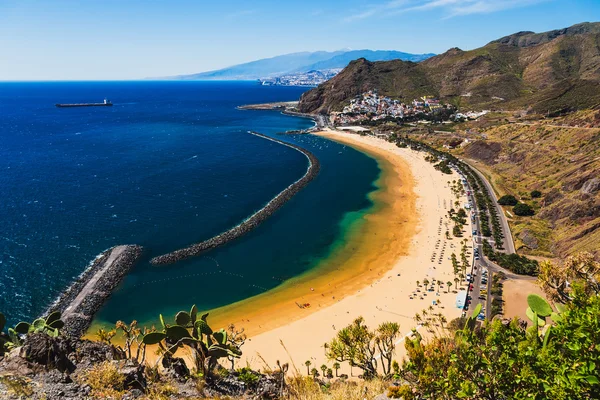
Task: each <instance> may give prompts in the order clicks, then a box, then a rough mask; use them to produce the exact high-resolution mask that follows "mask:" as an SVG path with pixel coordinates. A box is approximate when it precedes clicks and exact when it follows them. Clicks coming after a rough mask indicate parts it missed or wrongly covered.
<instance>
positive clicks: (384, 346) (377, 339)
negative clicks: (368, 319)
mask: <svg viewBox="0 0 600 400" xmlns="http://www.w3.org/2000/svg"><path fill="white" fill-rule="evenodd" d="M399 335H400V325H398V324H397V323H394V322H385V323H382V324H381V325H379V327H378V328H377V329H376V330H374V331H371V330H370V329H369V328H368V327H367V326H366V325H365V324H364V319H363V318H362V317H359V318H357V319H355V320H354V322H352V323H351V324H350V325H348V326H347V327H345V328H343V329H341V330H340V331H339V332H338V334H337V335H336V337H335V338H334V339H333V340H332V341H331V342H329V343H326V344H325V354H326V356H327V358H328V359H330V360H332V361H336V362H346V361H347V362H349V363H350V365H351V366H355V367H358V368H360V369H361V370H362V371H363V377H364V378H371V377H375V376H378V375H379V371H378V367H379V363H378V362H377V358H376V357H375V355H376V354H377V353H378V354H380V355H381V369H382V371H383V375H384V376H388V375H389V374H390V373H391V369H392V356H393V354H394V349H395V348H396V344H395V342H396V339H397V338H398V336H399Z"/></svg>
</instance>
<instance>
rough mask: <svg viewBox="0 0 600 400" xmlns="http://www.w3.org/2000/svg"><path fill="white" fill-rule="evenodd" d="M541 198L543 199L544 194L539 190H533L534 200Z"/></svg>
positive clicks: (532, 196)
mask: <svg viewBox="0 0 600 400" xmlns="http://www.w3.org/2000/svg"><path fill="white" fill-rule="evenodd" d="M540 197H542V192H540V191H539V190H533V191H532V192H531V198H532V199H539V198H540Z"/></svg>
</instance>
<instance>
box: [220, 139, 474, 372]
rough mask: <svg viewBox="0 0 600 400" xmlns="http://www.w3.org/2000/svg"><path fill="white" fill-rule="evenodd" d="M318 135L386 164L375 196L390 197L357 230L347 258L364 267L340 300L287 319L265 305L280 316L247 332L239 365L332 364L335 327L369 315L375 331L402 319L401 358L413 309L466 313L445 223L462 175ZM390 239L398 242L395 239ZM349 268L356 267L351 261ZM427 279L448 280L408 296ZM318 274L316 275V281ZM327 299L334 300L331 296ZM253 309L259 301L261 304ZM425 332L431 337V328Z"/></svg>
mask: <svg viewBox="0 0 600 400" xmlns="http://www.w3.org/2000/svg"><path fill="white" fill-rule="evenodd" d="M318 135H319V136H322V137H325V138H328V139H330V140H335V141H337V142H340V143H343V144H346V145H350V146H352V147H354V148H356V149H358V150H360V151H363V152H365V153H366V154H369V155H370V156H372V157H374V158H375V159H376V160H378V162H379V163H380V165H381V167H382V177H381V178H380V179H383V180H384V181H386V183H387V185H386V184H385V183H384V184H383V185H381V186H380V190H378V191H377V192H376V193H375V194H374V196H381V197H382V198H383V199H385V198H387V200H388V201H389V202H388V203H386V204H381V205H380V206H379V208H378V209H375V210H368V212H371V214H368V213H367V214H366V215H365V218H370V219H371V220H370V221H367V222H366V225H367V226H368V225H372V230H371V231H368V230H367V231H366V232H358V233H360V234H361V236H360V237H359V238H355V239H358V242H359V243H360V244H359V246H358V247H357V248H355V249H353V251H354V253H353V254H352V255H351V260H350V261H351V263H350V264H357V265H358V267H359V268H358V271H357V272H358V275H357V276H356V279H355V281H353V282H347V284H346V285H343V286H341V287H338V288H336V289H334V290H332V292H327V293H324V294H326V295H330V294H331V293H335V294H336V296H335V299H333V300H332V301H323V304H321V307H318V308H315V309H314V310H311V311H314V312H310V311H309V312H305V313H304V315H299V316H298V315H297V313H295V312H293V311H292V310H288V311H289V312H290V315H288V316H287V317H286V319H287V322H285V321H284V320H283V319H281V318H277V313H278V311H279V310H280V309H281V308H282V305H281V303H278V304H277V306H276V307H277V308H276V310H275V313H273V312H272V309H271V308H269V307H268V304H263V305H262V306H263V307H265V308H264V309H263V313H264V314H268V315H269V316H270V317H271V318H275V321H276V322H272V323H270V324H269V325H267V326H266V327H265V326H263V327H262V329H260V330H255V329H249V331H248V334H249V335H248V336H249V339H248V341H247V342H246V345H245V346H244V349H243V352H244V354H243V356H242V358H241V360H240V362H239V365H246V363H248V364H250V365H251V366H254V367H261V366H264V361H263V360H266V361H267V362H268V363H269V364H270V366H273V364H274V363H275V360H279V361H280V362H282V363H283V362H291V363H293V364H294V365H295V366H296V368H298V370H299V371H300V372H302V371H304V369H303V368H304V362H305V360H310V361H311V363H312V365H313V366H316V367H318V366H319V365H321V364H327V365H329V366H330V367H331V362H328V361H327V360H326V359H325V356H324V348H323V344H324V343H326V342H329V341H330V340H331V339H332V338H333V337H334V336H335V334H336V332H337V330H339V329H340V328H342V327H344V326H346V325H348V324H349V323H351V322H352V321H353V320H354V319H355V318H357V317H359V316H363V317H364V318H365V322H366V324H367V325H368V326H369V327H370V328H371V329H374V328H376V327H377V325H379V324H380V323H382V322H386V321H392V322H398V323H399V324H400V331H401V335H400V338H399V340H398V343H399V344H398V345H397V349H396V359H397V360H398V361H399V362H400V361H401V359H402V357H403V356H404V353H405V350H404V346H403V345H402V344H401V343H400V342H401V341H402V340H403V339H402V338H403V337H404V334H405V333H406V332H410V330H411V328H413V327H416V326H417V323H416V322H415V321H414V319H413V318H414V316H415V314H416V313H420V312H421V311H422V310H423V309H426V308H428V307H429V306H430V305H432V301H433V300H436V301H439V303H438V305H436V306H434V309H435V312H440V313H442V314H443V315H444V316H445V317H446V318H447V320H448V322H449V321H451V320H452V319H454V318H457V317H459V316H460V314H461V311H462V310H461V309H459V308H457V307H456V306H455V300H456V293H453V291H450V290H449V288H448V287H447V285H446V282H447V281H452V284H453V285H454V281H453V279H454V274H453V268H452V264H451V261H450V259H449V258H450V257H449V256H450V254H451V252H453V251H454V252H455V253H457V254H458V253H459V251H460V249H459V246H460V244H459V242H460V240H461V239H462V238H454V237H453V238H452V239H450V240H448V239H446V238H445V236H444V233H443V230H444V229H443V228H442V224H443V221H444V220H446V215H447V210H448V209H449V208H446V204H447V202H449V204H450V205H449V206H448V207H451V204H452V202H453V199H454V198H453V195H452V192H451V190H450V188H449V187H448V185H447V181H449V180H453V179H457V178H458V175H457V174H456V173H453V174H452V175H445V174H443V173H441V172H439V171H437V170H435V169H434V168H433V165H432V164H430V163H429V162H427V161H425V160H424V157H423V155H422V154H420V153H417V152H414V151H412V150H410V149H401V148H398V147H397V146H395V144H393V143H388V142H385V141H383V140H381V139H377V138H373V137H362V136H358V135H352V134H346V133H339V132H335V131H326V132H319V133H318ZM400 176H402V178H401V179H399V177H400ZM407 177H408V179H407ZM398 182H401V187H398V186H393V183H398ZM378 186H379V185H378ZM398 191H400V192H401V193H402V192H403V193H404V196H403V195H399V193H398ZM380 200H381V199H380ZM399 215H401V217H400V218H398V216H399ZM378 218H379V221H377V219H378ZM373 219H375V220H373ZM378 222H379V223H378ZM466 229H469V228H468V227H467V228H466ZM365 233H366V235H365ZM380 236H384V237H386V239H387V240H384V241H383V243H382V241H379V240H378V239H380ZM392 237H395V240H390V238H392ZM384 243H387V244H384ZM442 243H443V244H442ZM447 245H448V248H447V249H446V246H447ZM444 251H446V253H444ZM440 252H441V254H440ZM438 260H439V261H438ZM344 267H346V264H345V265H344ZM348 268H350V269H352V268H353V265H349V266H348ZM367 268H368V270H367ZM318 269H319V268H318V267H317V268H315V270H318ZM325 275H326V274H325ZM424 278H427V279H429V280H430V281H432V280H434V279H435V280H440V281H442V282H444V284H443V287H442V289H440V291H439V295H438V296H436V293H429V296H427V297H423V298H418V297H417V296H415V297H414V298H413V299H410V298H409V296H411V295H412V293H414V292H415V290H416V281H417V280H418V281H421V282H422V281H423V279H424ZM319 279H320V277H317V278H316V281H319ZM317 288H318V289H319V290H321V289H323V287H322V286H316V285H315V291H317ZM459 289H460V288H459ZM275 295H277V294H275ZM291 295H293V293H291ZM323 299H324V300H331V298H329V299H327V297H323ZM275 301H276V299H273V302H275ZM265 303H266V302H265ZM255 306H260V303H256V304H255ZM240 309H241V307H240ZM215 311H216V313H217V314H216V315H217V317H216V319H218V320H221V318H220V317H219V315H218V313H222V312H225V315H227V314H228V313H227V309H226V308H222V309H218V310H215ZM294 314H296V315H294ZM246 321H247V320H246ZM232 322H233V321H232ZM252 322H253V321H250V322H249V323H250V324H252ZM247 324H248V322H246V325H247ZM237 325H238V324H237V323H236V326H237ZM239 326H245V324H244V323H242V324H241V325H239ZM265 328H266V329H265ZM421 329H422V330H424V328H421ZM422 333H423V334H425V335H427V333H426V332H422ZM284 346H285V347H284ZM354 372H356V370H355V371H354ZM341 373H347V374H350V369H349V367H348V365H347V364H346V365H342V368H341Z"/></svg>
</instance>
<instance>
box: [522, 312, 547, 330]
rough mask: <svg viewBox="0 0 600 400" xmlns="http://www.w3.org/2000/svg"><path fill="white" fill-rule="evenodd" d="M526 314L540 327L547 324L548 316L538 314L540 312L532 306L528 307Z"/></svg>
mask: <svg viewBox="0 0 600 400" xmlns="http://www.w3.org/2000/svg"><path fill="white" fill-rule="evenodd" d="M525 315H527V318H529V319H530V320H531V321H532V322H533V323H534V326H535V325H537V326H538V327H539V326H544V325H546V318H545V317H542V316H540V315H538V313H537V312H535V311H533V310H532V309H531V307H527V310H525Z"/></svg>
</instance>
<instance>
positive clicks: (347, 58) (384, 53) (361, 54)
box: [294, 50, 435, 72]
mask: <svg viewBox="0 0 600 400" xmlns="http://www.w3.org/2000/svg"><path fill="white" fill-rule="evenodd" d="M434 55H435V54H432V53H428V54H410V53H403V52H401V51H394V50H352V51H347V52H345V53H342V54H338V55H336V56H333V57H331V58H329V59H327V60H323V61H319V62H317V63H314V64H311V65H307V66H302V67H301V68H299V70H297V71H294V72H306V71H312V70H315V71H320V70H324V69H334V68H345V67H346V66H347V65H348V64H349V63H350V62H351V61H354V60H356V59H359V58H364V59H366V60H369V61H390V60H404V61H413V62H419V61H423V60H426V59H428V58H430V57H433V56H434Z"/></svg>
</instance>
